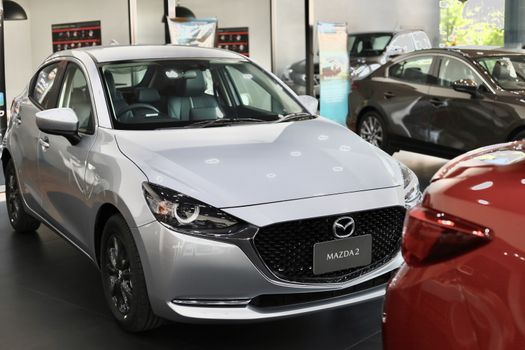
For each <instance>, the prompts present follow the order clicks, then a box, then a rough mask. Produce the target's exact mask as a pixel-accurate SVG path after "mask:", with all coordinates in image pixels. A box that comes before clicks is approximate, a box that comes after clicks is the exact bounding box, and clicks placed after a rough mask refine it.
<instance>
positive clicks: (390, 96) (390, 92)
mask: <svg viewBox="0 0 525 350" xmlns="http://www.w3.org/2000/svg"><path fill="white" fill-rule="evenodd" d="M384 96H385V98H386V99H387V100H388V99H390V98H392V97H395V96H396V94H394V93H393V92H392V91H387V92H385V93H384Z"/></svg>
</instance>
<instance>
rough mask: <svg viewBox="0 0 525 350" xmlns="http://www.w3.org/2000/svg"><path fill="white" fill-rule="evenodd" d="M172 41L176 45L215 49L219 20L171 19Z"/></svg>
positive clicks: (169, 21) (169, 23)
mask: <svg viewBox="0 0 525 350" xmlns="http://www.w3.org/2000/svg"><path fill="white" fill-rule="evenodd" d="M168 25H169V29H170V40H171V43H172V44H175V45H186V46H200V47H215V39H216V33H217V19H216V18H205V19H187V18H169V17H168Z"/></svg>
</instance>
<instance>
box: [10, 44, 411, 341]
mask: <svg viewBox="0 0 525 350" xmlns="http://www.w3.org/2000/svg"><path fill="white" fill-rule="evenodd" d="M315 102H316V101H315V100H313V99H312V98H308V97H305V96H302V97H298V96H296V95H295V94H293V93H292V92H291V91H290V90H289V88H287V87H285V86H284V85H283V84H282V83H281V82H280V81H279V80H278V79H277V78H275V77H274V76H273V75H272V74H270V73H268V72H266V71H265V70H263V69H262V68H260V67H259V66H257V65H256V64H255V63H253V62H252V61H250V60H249V59H247V58H245V57H243V56H240V55H237V54H235V53H231V52H227V51H221V50H214V49H201V48H192V47H187V48H183V47H174V46H147V47H141V46H134V47H107V48H100V47H99V48H89V49H78V50H72V51H62V52H59V53H56V54H54V55H52V56H51V57H49V58H48V59H47V60H46V61H45V62H44V63H43V64H42V65H41V66H40V68H39V69H38V70H37V72H36V74H35V76H34V77H33V79H32V80H31V82H30V83H29V87H28V89H27V91H25V92H24V93H23V94H22V95H20V96H19V97H18V98H16V99H15V101H14V103H13V106H12V111H11V119H10V124H9V127H8V132H7V134H6V137H5V138H4V140H3V149H2V163H3V167H4V171H5V175H6V186H7V194H6V195H7V208H8V214H9V219H10V222H11V225H12V226H13V228H14V229H15V231H18V232H26V231H34V230H36V229H37V228H38V227H39V225H40V223H44V224H45V225H46V226H49V227H50V228H52V229H53V230H54V231H56V232H57V233H58V234H59V235H61V236H63V237H64V238H65V239H67V240H68V241H69V242H71V243H72V244H73V245H74V246H75V247H77V248H78V249H79V250H81V251H82V252H84V253H85V255H86V256H87V257H88V258H89V259H91V260H92V261H93V263H94V264H96V266H97V267H98V268H99V269H100V271H101V276H102V286H103V289H104V292H105V296H106V299H107V302H108V305H109V308H110V309H111V312H112V313H113V315H114V316H115V318H116V319H117V320H118V322H119V324H120V325H121V326H122V327H123V328H124V329H126V330H128V331H143V330H146V329H151V328H154V327H156V326H158V325H160V324H161V320H163V319H169V320H175V321H192V320H193V321H202V320H257V319H270V318H278V317H284V316H290V315H297V314H303V313H307V312H313V311H317V310H322V309H330V308H336V307H341V306H345V305H350V304H355V303H360V302H363V301H366V300H370V299H374V298H380V297H382V296H383V295H384V286H385V283H386V282H387V281H388V279H389V277H390V275H391V273H392V271H394V270H395V269H397V268H398V267H399V266H400V264H401V262H402V259H401V257H400V255H399V243H400V238H401V229H402V224H403V219H404V215H405V210H406V207H410V206H412V205H414V204H415V203H416V202H417V201H418V200H419V197H420V192H419V185H418V181H417V178H416V177H415V176H414V174H413V173H412V172H411V171H410V170H409V169H407V168H406V167H404V166H402V165H401V164H399V163H398V162H397V161H395V160H393V159H392V158H391V157H389V156H388V155H387V154H385V153H383V152H382V151H381V150H379V149H378V148H376V147H374V146H372V145H370V144H368V143H367V142H365V141H363V140H362V139H361V138H359V137H358V136H356V135H355V134H354V133H352V132H351V131H349V130H347V129H346V128H345V127H342V126H340V125H337V124H335V123H333V122H330V121H328V120H326V119H324V118H322V117H318V116H316V115H314V112H313V111H315V110H316V106H315Z"/></svg>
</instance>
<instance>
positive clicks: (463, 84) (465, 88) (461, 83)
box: [452, 79, 479, 97]
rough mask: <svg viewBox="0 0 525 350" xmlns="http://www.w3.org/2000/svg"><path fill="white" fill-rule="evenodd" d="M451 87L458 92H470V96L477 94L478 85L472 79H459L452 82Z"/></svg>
mask: <svg viewBox="0 0 525 350" xmlns="http://www.w3.org/2000/svg"><path fill="white" fill-rule="evenodd" d="M452 88H453V89H454V90H455V91H458V92H464V93H467V94H470V95H471V96H472V97H478V96H479V86H478V84H476V82H475V81H474V80H472V79H460V80H456V81H455V82H453V83H452Z"/></svg>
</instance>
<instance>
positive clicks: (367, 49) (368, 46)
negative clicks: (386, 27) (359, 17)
mask: <svg viewBox="0 0 525 350" xmlns="http://www.w3.org/2000/svg"><path fill="white" fill-rule="evenodd" d="M390 40H392V34H388V33H369V34H352V35H349V36H348V48H349V50H350V57H371V56H379V55H381V54H382V53H383V52H384V51H385V49H386V46H387V45H388V43H389V42H390Z"/></svg>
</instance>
